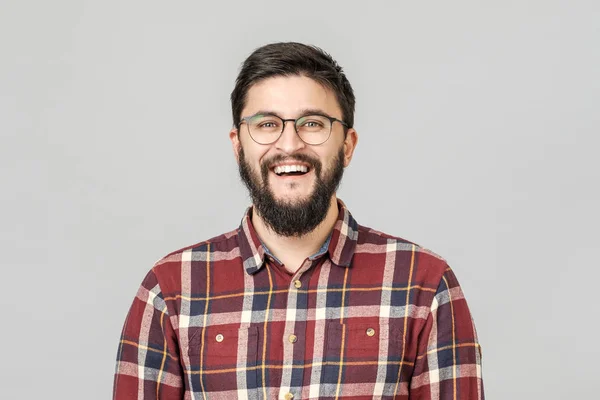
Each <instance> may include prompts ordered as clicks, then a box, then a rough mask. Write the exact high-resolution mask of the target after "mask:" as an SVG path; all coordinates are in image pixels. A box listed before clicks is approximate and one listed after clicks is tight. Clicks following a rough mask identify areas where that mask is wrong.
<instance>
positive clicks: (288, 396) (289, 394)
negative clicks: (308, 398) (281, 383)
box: [283, 393, 294, 400]
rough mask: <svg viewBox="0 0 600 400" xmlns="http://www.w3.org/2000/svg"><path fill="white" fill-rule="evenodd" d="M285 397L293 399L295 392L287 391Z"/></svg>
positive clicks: (289, 399) (287, 399) (286, 399)
mask: <svg viewBox="0 0 600 400" xmlns="http://www.w3.org/2000/svg"><path fill="white" fill-rule="evenodd" d="M283 398H284V399H285V400H292V399H293V398H294V394H293V393H286V394H285V396H283Z"/></svg>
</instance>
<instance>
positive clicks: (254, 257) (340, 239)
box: [237, 199, 358, 275]
mask: <svg viewBox="0 0 600 400" xmlns="http://www.w3.org/2000/svg"><path fill="white" fill-rule="evenodd" d="M338 209H339V214H338V219H337V221H336V223H335V225H334V227H333V230H332V231H331V234H330V235H329V238H328V239H327V240H328V246H327V249H326V251H323V249H322V250H321V251H319V252H318V253H317V254H316V256H318V255H319V254H322V253H328V255H329V259H330V260H331V262H332V263H333V264H335V265H337V266H339V267H349V266H350V263H351V262H352V256H353V255H354V250H355V249H356V242H357V239H358V223H357V222H356V220H355V219H354V218H353V217H352V214H350V211H348V209H347V208H346V205H345V204H344V202H342V200H340V199H338ZM237 235H238V243H239V246H240V255H241V256H242V260H243V262H244V268H245V269H246V272H247V273H248V274H250V275H252V274H255V273H256V272H258V271H259V270H260V269H261V268H262V266H263V264H264V262H265V256H266V252H265V248H264V246H263V245H262V242H261V241H260V239H259V237H258V234H257V233H256V231H255V230H254V226H253V225H252V207H248V209H247V210H246V213H245V214H244V217H243V218H242V222H241V224H240V227H239V229H238V234H237ZM325 245H327V241H326V242H325V244H324V247H325Z"/></svg>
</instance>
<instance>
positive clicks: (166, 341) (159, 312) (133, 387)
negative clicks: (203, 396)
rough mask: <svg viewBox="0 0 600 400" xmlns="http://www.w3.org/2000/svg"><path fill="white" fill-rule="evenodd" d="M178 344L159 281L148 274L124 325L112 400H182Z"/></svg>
mask: <svg viewBox="0 0 600 400" xmlns="http://www.w3.org/2000/svg"><path fill="white" fill-rule="evenodd" d="M177 343H178V342H177V337H176V334H175V330H174V329H173V326H172V325H171V320H170V318H169V315H168V311H167V307H166V303H165V301H164V298H163V295H162V293H161V289H160V286H159V284H158V280H157V278H156V275H155V274H154V271H150V272H149V273H148V275H147V276H146V278H145V279H144V281H143V282H142V285H141V286H140V288H139V290H138V292H137V295H136V297H135V298H134V300H133V304H132V305H131V308H130V309H129V313H128V314H127V319H126V320H125V325H124V326H123V331H122V333H121V341H120V343H119V350H118V353H117V365H116V371H115V377H114V386H113V400H125V399H127V400H131V399H138V400H141V399H144V400H149V399H163V400H165V399H169V400H172V399H183V384H182V379H183V378H182V376H183V372H182V368H181V364H180V362H179V350H178V344H177Z"/></svg>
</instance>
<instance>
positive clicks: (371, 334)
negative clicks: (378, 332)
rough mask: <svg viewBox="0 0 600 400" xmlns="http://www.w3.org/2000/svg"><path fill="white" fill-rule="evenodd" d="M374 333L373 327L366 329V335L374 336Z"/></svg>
mask: <svg viewBox="0 0 600 400" xmlns="http://www.w3.org/2000/svg"><path fill="white" fill-rule="evenodd" d="M374 335H375V329H373V328H369V329H367V336H374Z"/></svg>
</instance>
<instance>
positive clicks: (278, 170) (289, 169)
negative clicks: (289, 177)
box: [273, 165, 308, 175]
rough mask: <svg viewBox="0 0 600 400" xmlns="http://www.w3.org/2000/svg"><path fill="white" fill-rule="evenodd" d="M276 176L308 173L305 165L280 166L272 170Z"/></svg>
mask: <svg viewBox="0 0 600 400" xmlns="http://www.w3.org/2000/svg"><path fill="white" fill-rule="evenodd" d="M273 171H274V172H275V173H276V174H277V175H281V174H283V173H289V172H308V167H306V166H305V165H280V166H277V167H275V168H274V169H273Z"/></svg>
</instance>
